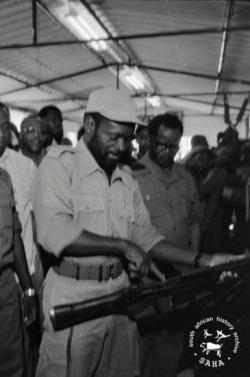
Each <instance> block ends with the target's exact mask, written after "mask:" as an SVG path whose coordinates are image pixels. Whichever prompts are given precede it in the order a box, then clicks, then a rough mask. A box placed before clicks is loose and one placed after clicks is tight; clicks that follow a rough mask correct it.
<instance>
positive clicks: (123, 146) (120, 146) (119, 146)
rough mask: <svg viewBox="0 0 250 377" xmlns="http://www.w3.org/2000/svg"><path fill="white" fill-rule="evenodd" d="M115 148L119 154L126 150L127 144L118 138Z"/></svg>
mask: <svg viewBox="0 0 250 377" xmlns="http://www.w3.org/2000/svg"><path fill="white" fill-rule="evenodd" d="M116 147H117V149H118V150H119V151H120V152H124V151H125V150H126V148H127V144H126V142H125V140H124V139H123V138H119V139H118V140H117V143H116Z"/></svg>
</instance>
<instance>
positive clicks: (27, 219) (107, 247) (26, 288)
mask: <svg viewBox="0 0 250 377" xmlns="http://www.w3.org/2000/svg"><path fill="white" fill-rule="evenodd" d="M62 122H63V117H62V113H61V111H60V110H59V109H58V108H56V107H54V106H47V107H45V108H43V109H41V110H40V111H39V113H37V114H33V115H31V116H28V117H27V118H25V119H24V120H23V121H22V123H21V128H20V134H19V133H18V131H17V129H16V127H15V126H14V125H13V124H12V123H11V122H10V113H9V109H8V107H7V106H6V105H4V104H2V103H1V104H0V181H1V186H0V192H1V196H0V206H1V211H0V216H1V223H0V227H1V229H0V242H1V243H2V248H1V251H0V255H1V258H0V285H1V289H0V302H1V305H0V316H1V321H0V336H1V339H4V341H1V342H0V375H1V376H9V377H12V376H13V377H33V376H34V375H36V377H55V376H57V377H59V376H67V377H69V376H71V377H73V376H74V377H78V376H79V377H80V376H81V377H90V376H95V377H97V376H98V377H101V376H109V377H112V376H121V377H123V376H124V377H136V376H143V377H147V376H152V377H153V376H155V377H160V376H168V377H171V376H177V373H178V370H179V368H180V362H181V358H182V354H183V347H184V346H183V345H184V340H183V336H184V334H183V331H182V330H181V329H179V330H178V328H177V331H176V332H174V333H172V332H171V331H169V327H168V326H167V324H166V323H165V322H164V323H162V324H161V326H160V327H159V326H155V325H156V321H157V319H153V322H152V323H150V329H151V330H152V329H154V331H148V329H147V328H144V329H143V330H142V331H141V333H140V335H139V332H138V327H137V324H136V323H135V322H134V321H131V319H129V318H128V316H127V315H125V314H124V315H122V314H120V315H115V314H114V315H110V316H106V317H103V318H97V319H94V320H91V321H87V322H84V323H81V324H78V325H75V326H72V327H70V328H67V329H64V330H61V331H54V329H53V326H52V323H51V318H50V315H49V312H50V309H51V308H52V307H54V306H56V305H61V304H70V303H74V302H78V301H82V300H88V299H92V298H97V297H100V296H103V295H107V294H111V293H114V292H117V291H119V290H120V289H122V288H126V287H128V286H130V285H131V283H139V282H141V281H142V280H143V279H145V277H147V279H154V280H158V281H159V280H160V281H164V280H165V277H166V276H168V274H169V273H170V272H169V271H170V270H171V273H173V271H176V272H183V271H187V270H190V269H193V268H199V267H206V266H207V267H213V266H216V265H218V264H222V263H227V262H230V261H234V260H239V259H243V258H245V256H244V255H243V252H244V251H245V249H246V248H247V246H248V245H244V246H243V247H242V248H241V249H237V250H236V251H238V252H239V253H238V255H234V252H233V251H234V249H233V246H232V248H231V249H230V247H228V249H227V248H225V247H224V248H222V247H221V245H222V237H223V236H224V237H227V236H228V240H229V238H230V237H229V235H228V234H223V232H221V235H219V236H218V234H217V233H218V226H219V224H221V227H222V217H221V216H222V215H221V213H222V212H223V211H222V210H221V207H223V204H224V207H225V210H224V212H225V217H226V216H227V220H228V221H229V222H230V220H231V217H232V214H234V213H235V210H233V211H232V210H231V212H230V213H226V209H227V208H228V203H229V201H230V203H232V202H233V198H236V199H235V201H237V203H238V202H240V203H242V200H243V199H242V186H240V187H238V186H237V187H236V186H233V185H232V184H231V183H230V179H229V175H230V174H229V173H228V172H227V171H226V164H227V166H228V160H226V162H225V158H224V155H223V153H222V149H223V148H225V144H223V143H221V145H220V147H219V148H218V149H217V150H216V151H211V150H210V149H209V148H208V145H202V143H203V142H202V140H203V138H202V137H201V138H199V137H198V138H197V137H196V141H197V139H198V142H199V143H198V144H199V145H194V146H193V148H192V150H191V152H190V154H189V155H188V156H187V157H186V159H185V161H182V163H181V164H180V163H178V164H177V163H176V162H175V160H174V159H175V156H176V154H177V152H178V150H179V145H180V140H181V137H182V135H183V125H182V122H181V121H180V120H179V118H178V117H177V116H176V115H173V114H168V113H166V114H162V115H158V116H156V117H154V118H153V119H152V120H151V121H150V123H149V125H148V126H147V127H146V126H145V123H144V122H142V121H141V120H140V119H139V118H138V117H137V115H136V111H135V108H134V105H133V102H132V101H131V99H130V98H129V97H128V96H126V95H125V94H124V93H121V92H120V91H118V90H113V89H100V90H95V91H93V92H92V93H91V94H90V97H89V100H88V104H87V108H86V110H85V112H84V119H83V126H82V128H81V129H80V131H79V134H78V144H77V145H76V147H73V146H72V145H69V142H68V141H67V140H65V139H64V138H63V124H62ZM135 137H136V139H137V141H138V144H139V153H138V157H137V159H135V158H133V157H132V156H131V150H132V148H131V146H132V140H133V139H134V138H135ZM194 141H195V140H194ZM203 141H204V140H203ZM203 144H204V143H203ZM220 148H221V149H220ZM245 149H246V147H245ZM245 149H243V151H245ZM245 153H246V151H245ZM197 155H198V158H197ZM216 155H217V158H216ZM243 160H244V158H243V157H242V164H243V162H244V163H247V162H248V160H247V159H245V160H244V161H243ZM242 164H241V165H239V168H238V170H237V175H238V176H240V177H241V178H242V177H243V176H244V178H242V179H244V182H245V181H246V179H248V176H247V178H246V174H247V172H246V170H244V169H242V167H243V165H242ZM244 174H245V175H244ZM237 190H238V191H237ZM240 190H241V191H240ZM236 191H237V192H236ZM228 198H229V199H228ZM223 200H224V201H223ZM225 203H226V205H225ZM242 206H243V208H245V207H244V203H242ZM241 210H242V207H241ZM230 216H231V217H230ZM228 225H229V224H228ZM216 227H217V232H216ZM225 228H226V226H225V227H224V229H225ZM234 231H235V232H236V229H234ZM224 233H225V232H224ZM216 237H217V238H219V237H220V239H217V238H216ZM223 242H224V241H223ZM224 245H225V244H224ZM228 245H229V241H228ZM221 251H223V252H224V253H221ZM149 276H150V277H149ZM37 295H38V299H37ZM19 298H21V304H20V300H19ZM10 313H11V315H10ZM37 319H38V320H37ZM39 332H41V344H40V334H39ZM35 334H36V335H35ZM5 340H6V341H5ZM38 349H39V355H38Z"/></svg>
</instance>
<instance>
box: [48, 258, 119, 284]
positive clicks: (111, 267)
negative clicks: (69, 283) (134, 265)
mask: <svg viewBox="0 0 250 377" xmlns="http://www.w3.org/2000/svg"><path fill="white" fill-rule="evenodd" d="M53 269H54V271H55V272H56V273H57V274H58V275H62V276H65V277H69V278H72V279H76V280H97V281H103V280H104V281H107V280H109V279H116V278H117V277H118V276H119V275H121V273H122V271H123V266H122V262H121V261H117V262H115V263H103V264H96V265H95V264H90V265H82V264H78V263H73V262H68V261H65V260H63V261H61V263H60V264H59V265H57V266H54V267H53Z"/></svg>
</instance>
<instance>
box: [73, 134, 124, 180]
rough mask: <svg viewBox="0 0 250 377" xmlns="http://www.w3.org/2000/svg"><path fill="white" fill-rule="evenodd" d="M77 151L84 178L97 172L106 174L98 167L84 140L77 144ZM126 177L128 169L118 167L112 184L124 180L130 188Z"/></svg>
mask: <svg viewBox="0 0 250 377" xmlns="http://www.w3.org/2000/svg"><path fill="white" fill-rule="evenodd" d="M75 149H76V155H77V158H78V166H79V168H80V174H81V177H82V178H84V177H86V176H88V175H91V174H93V173H94V172H96V171H99V172H101V173H102V174H105V172H104V170H103V169H102V168H101V167H100V166H99V165H98V163H97V162H96V160H95V159H94V157H93V156H92V154H91V152H90V151H89V149H88V147H87V146H86V144H85V142H84V141H83V140H80V141H79V142H78V143H77V145H76V148H75ZM128 169H129V168H128ZM126 175H127V174H126V169H124V168H123V166H119V165H118V166H117V167H116V169H115V170H114V172H113V174H112V178H111V182H114V181H119V180H122V181H123V182H124V183H125V184H126V185H127V186H129V187H130V184H129V182H128V180H127V177H126Z"/></svg>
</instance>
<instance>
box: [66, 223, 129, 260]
mask: <svg viewBox="0 0 250 377" xmlns="http://www.w3.org/2000/svg"><path fill="white" fill-rule="evenodd" d="M126 243H127V241H125V240H122V239H119V238H113V237H107V236H101V235H98V234H95V233H91V232H88V231H86V230H84V231H83V232H82V233H81V235H80V236H79V237H78V238H77V239H76V240H75V241H74V242H72V243H71V244H70V245H69V246H67V247H66V248H65V249H64V250H63V252H62V255H67V256H74V257H83V256H91V255H117V256H123V253H124V249H125V247H126Z"/></svg>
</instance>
